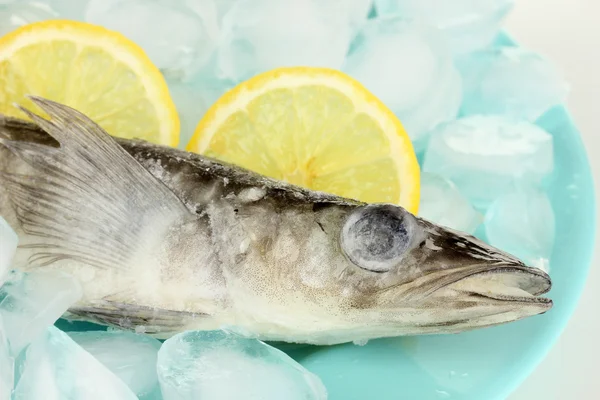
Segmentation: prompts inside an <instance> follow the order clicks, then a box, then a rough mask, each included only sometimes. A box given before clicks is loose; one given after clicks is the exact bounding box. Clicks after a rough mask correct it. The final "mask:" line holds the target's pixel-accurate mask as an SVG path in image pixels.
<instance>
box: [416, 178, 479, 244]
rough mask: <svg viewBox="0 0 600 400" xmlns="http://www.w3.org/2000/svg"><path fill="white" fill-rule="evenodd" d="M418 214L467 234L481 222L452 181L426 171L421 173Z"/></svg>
mask: <svg viewBox="0 0 600 400" xmlns="http://www.w3.org/2000/svg"><path fill="white" fill-rule="evenodd" d="M419 216H420V217H423V218H425V219H427V220H429V221H432V222H435V223H438V224H440V225H443V226H447V227H449V228H452V229H456V230H458V231H462V232H466V233H469V234H473V233H474V232H475V230H476V229H477V227H478V226H479V225H480V224H481V222H483V215H481V214H480V213H479V212H477V211H476V210H475V209H473V207H472V206H471V204H469V201H468V200H467V199H466V198H465V197H464V196H463V195H462V194H461V193H460V191H459V190H458V188H457V187H456V185H454V183H452V181H450V180H448V179H445V178H442V177H441V176H437V175H433V174H429V173H427V172H424V173H422V174H421V202H420V204H419Z"/></svg>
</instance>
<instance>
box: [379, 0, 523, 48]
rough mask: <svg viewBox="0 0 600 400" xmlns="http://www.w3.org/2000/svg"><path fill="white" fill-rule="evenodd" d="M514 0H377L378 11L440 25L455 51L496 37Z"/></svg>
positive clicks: (477, 46) (477, 45) (482, 46)
mask: <svg viewBox="0 0 600 400" xmlns="http://www.w3.org/2000/svg"><path fill="white" fill-rule="evenodd" d="M513 4H514V0H452V1H448V0H375V7H376V9H377V13H378V15H384V16H389V15H399V16H402V17H404V18H411V19H418V20H421V21H424V22H426V23H427V24H429V25H432V26H435V27H437V28H439V29H440V30H441V31H442V33H443V34H444V35H445V37H446V38H447V40H448V43H449V45H450V47H451V49H452V51H453V53H454V54H466V53H469V52H471V51H475V50H478V49H482V48H484V47H486V46H488V45H489V44H490V43H492V42H493V41H494V38H495V37H496V36H497V34H498V32H499V31H500V28H501V25H502V22H503V20H504V18H505V17H506V16H507V15H508V13H509V11H510V10H511V9H512V7H513Z"/></svg>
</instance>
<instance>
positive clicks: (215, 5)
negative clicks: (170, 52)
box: [179, 0, 228, 43]
mask: <svg viewBox="0 0 600 400" xmlns="http://www.w3.org/2000/svg"><path fill="white" fill-rule="evenodd" d="M179 1H180V2H181V1H183V3H184V4H185V5H186V6H187V7H188V8H189V9H190V10H192V11H194V12H195V13H196V14H197V15H198V16H199V17H200V19H202V22H203V23H204V27H205V28H206V33H207V34H208V37H209V38H210V41H211V43H217V42H218V40H219V36H220V32H221V18H222V15H220V14H219V7H223V6H226V4H227V2H228V1H227V0H179Z"/></svg>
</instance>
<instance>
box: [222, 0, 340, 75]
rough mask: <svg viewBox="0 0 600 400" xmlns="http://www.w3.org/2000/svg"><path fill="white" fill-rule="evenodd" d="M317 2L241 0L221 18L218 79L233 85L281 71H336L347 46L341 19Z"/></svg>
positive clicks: (309, 0)
mask: <svg viewBox="0 0 600 400" xmlns="http://www.w3.org/2000/svg"><path fill="white" fill-rule="evenodd" d="M328 11H329V10H328V7H324V6H323V3H321V2H320V1H319V0H296V1H293V2H285V1H280V0H240V1H238V2H236V3H235V4H234V5H233V7H232V8H231V9H230V10H229V11H228V12H227V14H226V15H225V17H224V18H223V31H222V37H221V43H220V46H219V48H218V50H217V61H218V73H219V75H218V76H219V78H223V79H231V80H233V81H235V82H239V81H242V80H244V79H247V78H249V77H251V76H253V75H256V74H257V73H260V72H264V71H267V70H270V69H273V68H277V67H285V66H316V67H330V68H340V67H341V66H342V63H343V62H344V58H345V56H346V53H347V51H348V47H349V44H350V39H351V37H350V35H351V33H350V32H351V27H350V26H349V24H348V21H347V20H346V19H345V15H339V14H335V13H329V12H328Z"/></svg>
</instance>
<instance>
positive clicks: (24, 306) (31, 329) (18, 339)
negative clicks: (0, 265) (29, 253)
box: [0, 271, 82, 356]
mask: <svg viewBox="0 0 600 400" xmlns="http://www.w3.org/2000/svg"><path fill="white" fill-rule="evenodd" d="M14 276H15V278H14V279H12V280H10V281H8V282H6V283H5V284H4V286H2V288H0V316H2V319H3V320H4V324H5V325H4V327H5V330H6V334H7V336H8V341H9V344H10V349H11V354H13V355H14V356H17V355H18V354H19V353H20V352H21V350H22V349H23V348H24V347H25V346H27V345H28V344H29V343H31V342H33V341H34V340H35V339H36V338H38V337H39V336H40V335H42V334H43V332H44V331H45V330H46V328H48V327H49V326H51V325H52V324H54V322H56V320H57V319H58V318H60V316H61V315H63V314H64V312H65V311H66V310H67V309H68V308H69V307H70V306H71V305H72V304H74V303H75V302H76V301H78V300H79V299H80V298H81V294H82V293H81V287H80V286H79V283H78V282H77V281H76V280H75V279H73V278H72V277H71V276H70V275H67V274H64V273H61V272H55V271H43V272H42V271H37V272H32V273H29V274H25V275H20V274H14Z"/></svg>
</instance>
